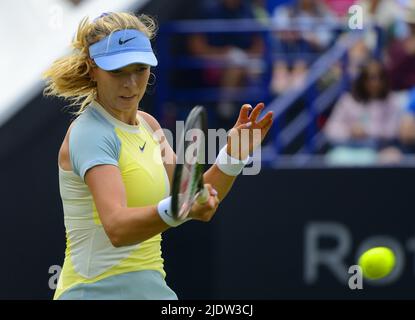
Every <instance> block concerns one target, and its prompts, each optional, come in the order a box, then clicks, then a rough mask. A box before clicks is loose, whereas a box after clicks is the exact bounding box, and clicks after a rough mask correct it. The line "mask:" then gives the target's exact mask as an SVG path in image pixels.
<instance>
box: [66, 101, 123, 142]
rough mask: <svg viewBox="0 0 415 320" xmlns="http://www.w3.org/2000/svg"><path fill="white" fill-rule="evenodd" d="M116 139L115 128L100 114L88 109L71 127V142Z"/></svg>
mask: <svg viewBox="0 0 415 320" xmlns="http://www.w3.org/2000/svg"><path fill="white" fill-rule="evenodd" d="M112 139H115V132H114V126H113V125H112V124H111V123H109V122H108V121H107V120H106V119H105V118H104V117H102V116H100V114H99V113H98V112H95V111H94V110H93V109H89V108H87V109H86V110H85V111H84V112H82V113H81V114H80V115H79V116H78V117H77V118H76V119H75V120H74V121H73V122H72V124H71V126H70V140H71V141H77V142H80V141H84V140H88V141H92V142H94V141H95V142H97V141H101V140H112Z"/></svg>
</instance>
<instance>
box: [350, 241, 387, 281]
mask: <svg viewBox="0 0 415 320" xmlns="http://www.w3.org/2000/svg"><path fill="white" fill-rule="evenodd" d="M358 264H359V266H360V267H361V268H362V272H363V276H364V277H365V278H367V279H370V280H376V279H381V278H383V277H386V276H387V275H388V274H389V273H391V271H392V270H393V268H394V267H395V254H394V253H393V251H392V250H391V249H389V248H387V247H376V248H372V249H369V250H367V251H366V252H364V253H363V254H362V255H361V256H360V258H359V262H358Z"/></svg>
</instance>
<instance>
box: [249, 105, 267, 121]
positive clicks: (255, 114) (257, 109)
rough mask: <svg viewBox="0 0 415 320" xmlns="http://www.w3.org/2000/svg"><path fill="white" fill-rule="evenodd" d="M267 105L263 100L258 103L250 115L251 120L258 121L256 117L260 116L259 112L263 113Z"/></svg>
mask: <svg viewBox="0 0 415 320" xmlns="http://www.w3.org/2000/svg"><path fill="white" fill-rule="evenodd" d="M264 107H265V105H264V104H263V103H262V102H261V103H258V104H257V105H256V107H255V108H254V110H252V112H251V114H250V116H249V120H250V121H251V122H253V123H255V122H256V119H257V118H258V116H259V114H260V113H261V111H262V110H263V109H264Z"/></svg>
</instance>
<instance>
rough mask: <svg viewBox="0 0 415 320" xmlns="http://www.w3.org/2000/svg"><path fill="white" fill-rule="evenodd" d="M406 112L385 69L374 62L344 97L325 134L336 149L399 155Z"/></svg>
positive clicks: (362, 71)
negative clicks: (369, 150)
mask: <svg viewBox="0 0 415 320" xmlns="http://www.w3.org/2000/svg"><path fill="white" fill-rule="evenodd" d="M402 110H403V107H402V104H401V96H400V95H399V94H397V93H392V92H391V90H390V86H389V83H388V79H387V74H386V70H385V68H384V66H383V65H382V64H381V63H380V62H378V61H376V60H372V61H370V62H369V63H367V64H366V65H365V66H364V67H363V68H362V70H361V73H360V74H359V75H358V77H357V78H356V80H355V82H354V83H353V88H352V92H351V94H350V93H346V94H344V95H343V96H342V97H341V98H340V100H339V101H338V103H337V104H336V106H335V107H334V110H333V112H332V115H331V116H330V117H329V119H328V122H327V124H326V126H325V129H324V131H325V134H326V136H327V138H328V140H329V142H330V143H331V144H332V145H333V146H341V145H343V146H344V145H346V146H350V147H367V148H370V149H373V150H377V151H384V152H386V153H387V154H390V153H395V154H396V153H399V152H398V148H395V147H400V145H401V143H402V140H401V136H400V126H401V123H402V115H403V111H402ZM388 147H389V148H388ZM386 148H387V149H386ZM385 150H386V151H385ZM391 150H392V151H391Z"/></svg>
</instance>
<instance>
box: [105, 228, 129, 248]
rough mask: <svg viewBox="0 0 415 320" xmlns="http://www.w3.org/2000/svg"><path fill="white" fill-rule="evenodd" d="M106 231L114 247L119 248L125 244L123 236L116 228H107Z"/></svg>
mask: <svg viewBox="0 0 415 320" xmlns="http://www.w3.org/2000/svg"><path fill="white" fill-rule="evenodd" d="M106 233H107V236H108V238H109V240H110V241H111V244H112V246H113V247H115V248H119V247H122V246H125V244H124V242H123V240H122V236H121V235H120V234H119V233H118V232H116V230H114V228H110V229H109V230H106Z"/></svg>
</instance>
